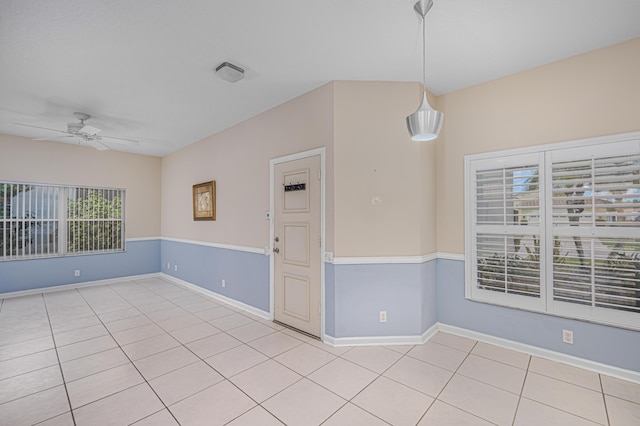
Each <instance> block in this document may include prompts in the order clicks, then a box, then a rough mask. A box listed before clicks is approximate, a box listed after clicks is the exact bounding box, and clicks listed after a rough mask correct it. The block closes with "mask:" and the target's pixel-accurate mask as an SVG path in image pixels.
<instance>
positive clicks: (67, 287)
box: [0, 272, 160, 299]
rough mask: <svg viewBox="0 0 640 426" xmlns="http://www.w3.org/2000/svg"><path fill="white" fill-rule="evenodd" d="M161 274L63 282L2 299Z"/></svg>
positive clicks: (8, 295) (11, 293) (7, 294)
mask: <svg viewBox="0 0 640 426" xmlns="http://www.w3.org/2000/svg"><path fill="white" fill-rule="evenodd" d="M159 276H160V273H159V272H154V273H152V274H142V275H129V276H126V277H119V278H109V279H106V280H97V281H85V282H82V283H76V284H61V285H55V286H51V287H43V288H34V289H31V290H20V291H11V292H8V293H0V299H8V298H11V297H20V296H30V295H32V294H40V293H53V292H56V291H64V290H73V289H74V288H82V287H92V286H95V285H103V284H113V283H117V282H121V281H131V280H139V279H144V278H153V277H159Z"/></svg>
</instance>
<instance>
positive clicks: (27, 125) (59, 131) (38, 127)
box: [13, 123, 69, 134]
mask: <svg viewBox="0 0 640 426" xmlns="http://www.w3.org/2000/svg"><path fill="white" fill-rule="evenodd" d="M13 124H17V125H18V126H25V127H33V128H34V129H43V130H50V131H52V132H58V133H67V134H68V133H69V132H65V131H64V130H58V129H50V128H48V127H40V126H34V125H32V124H22V123H13Z"/></svg>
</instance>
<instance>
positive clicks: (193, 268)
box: [0, 239, 640, 371]
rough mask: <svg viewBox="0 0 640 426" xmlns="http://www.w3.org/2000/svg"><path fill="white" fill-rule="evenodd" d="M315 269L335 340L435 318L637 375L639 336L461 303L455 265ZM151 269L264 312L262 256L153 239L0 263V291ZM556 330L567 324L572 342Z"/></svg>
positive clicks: (410, 327) (265, 263) (399, 332)
mask: <svg viewBox="0 0 640 426" xmlns="http://www.w3.org/2000/svg"><path fill="white" fill-rule="evenodd" d="M167 263H169V264H170V265H171V267H170V268H167ZM176 265H177V266H178V270H177V271H176V270H175V269H174V268H175V266H176ZM324 268H325V333H326V334H327V335H328V336H331V337H334V338H352V337H395V336H420V335H421V334H423V333H424V332H425V331H426V330H428V329H429V327H431V326H433V325H434V324H435V323H436V322H440V323H443V324H448V325H452V326H456V327H461V328H464V329H468V330H472V331H476V332H479V333H484V334H488V335H491V336H496V337H500V338H504V339H508V340H512V341H515V342H519V343H523V344H527V345H531V346H536V347H539V348H543V349H548V350H551V351H556V352H560V353H564V354H567V355H572V356H576V357H579V358H583V359H587V360H592V361H595V362H600V363H604V364H608V365H611V366H615V367H619V368H623V369H628V370H632V371H640V332H638V331H632V330H626V329H621V328H617V327H609V326H605V325H599V324H592V323H588V322H585V321H579V320H571V319H567V318H560V317H556V316H552V315H545V314H538V313H534V312H527V311H522V310H517V309H511V308H505V307H501V306H495V305H489V304H485V303H479V302H473V301H470V300H467V299H465V297H464V289H465V282H464V261H457V260H445V259H438V260H432V261H428V262H424V263H421V264H361V265H341V264H330V263H327V264H325V265H324ZM75 269H80V270H81V276H80V277H75V276H74V270H75ZM156 272H164V273H166V274H168V275H171V276H174V277H176V278H179V279H181V280H184V281H187V282H189V283H192V284H195V285H198V286H200V287H202V288H205V289H208V290H211V291H213V292H215V293H218V294H220V295H223V296H226V297H229V298H231V299H234V300H237V301H240V302H242V303H245V304H247V305H250V306H253V307H255V308H257V309H260V310H263V311H266V312H268V311H269V290H270V289H269V257H268V256H265V255H263V254H258V253H249V252H244V251H238V250H229V249H223V248H216V247H210V246H205V245H200V244H190V243H184V242H176V241H168V240H159V239H156V240H144V241H130V242H127V251H126V252H124V253H116V254H103V255H90V256H69V257H62V258H51V259H33V260H21V261H10V262H0V293H9V292H15V291H22V290H32V289H38V288H46V287H53V286H58V285H63V284H75V283H82V282H88V281H97V280H104V279H112V278H120V277H128V276H135V275H142V274H150V273H156ZM223 279H224V280H225V284H226V285H225V287H222V285H221V282H222V280H223ZM380 311H387V322H386V323H380V322H379V321H378V316H379V312H380ZM562 329H570V330H573V333H574V344H573V345H567V344H564V343H562V338H561V336H562Z"/></svg>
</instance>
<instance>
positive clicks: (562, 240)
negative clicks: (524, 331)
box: [465, 139, 640, 328]
mask: <svg viewBox="0 0 640 426" xmlns="http://www.w3.org/2000/svg"><path fill="white" fill-rule="evenodd" d="M598 142H600V143H595V142H593V141H586V142H583V143H567V144H557V145H555V146H544V147H541V148H538V149H539V150H536V148H527V149H525V150H517V151H506V152H502V153H492V154H480V155H476V156H468V157H467V158H466V159H465V174H466V187H465V190H466V199H467V203H466V204H467V206H466V212H465V216H466V226H467V236H466V239H467V242H466V260H467V297H469V298H471V299H474V300H480V301H486V302H493V303H499V304H504V305H507V306H513V307H517V308H524V309H532V310H536V311H542V312H547V313H552V314H558V315H566V316H570V317H576V318H585V319H589V320H592V321H601V322H605V323H612V324H616V325H623V326H633V327H636V328H638V325H639V324H640V140H638V139H635V140H628V141H619V142H618V141H611V142H608V143H603V141H602V140H600V141H598ZM532 299H535V301H532Z"/></svg>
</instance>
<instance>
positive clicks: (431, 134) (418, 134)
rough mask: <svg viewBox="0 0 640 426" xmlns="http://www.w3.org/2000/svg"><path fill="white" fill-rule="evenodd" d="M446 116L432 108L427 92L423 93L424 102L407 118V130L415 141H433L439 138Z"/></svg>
mask: <svg viewBox="0 0 640 426" xmlns="http://www.w3.org/2000/svg"><path fill="white" fill-rule="evenodd" d="M443 120H444V114H443V113H441V112H440V111H436V110H435V109H433V108H431V105H429V101H428V100H427V92H426V91H424V92H422V102H421V103H420V106H419V107H418V110H417V111H416V112H414V113H413V114H411V115H408V116H407V129H409V134H410V135H411V139H412V140H414V141H422V142H424V141H431V140H434V139H435V138H437V137H438V134H439V133H440V128H441V127H442V121H443Z"/></svg>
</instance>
